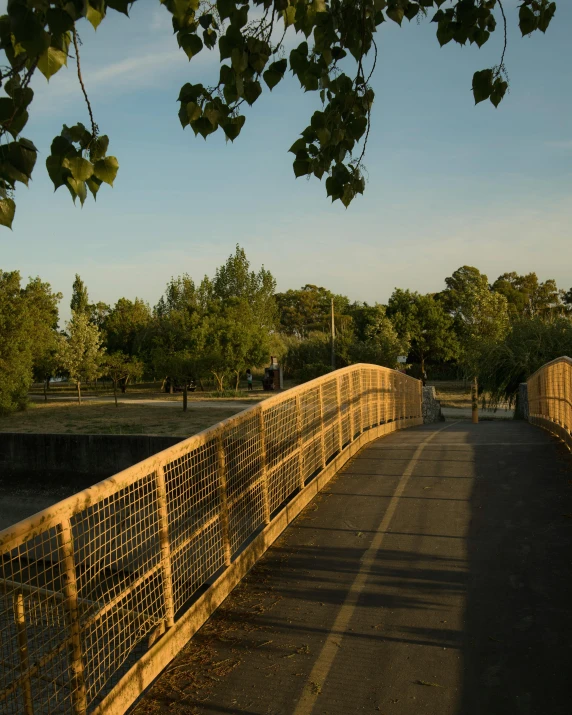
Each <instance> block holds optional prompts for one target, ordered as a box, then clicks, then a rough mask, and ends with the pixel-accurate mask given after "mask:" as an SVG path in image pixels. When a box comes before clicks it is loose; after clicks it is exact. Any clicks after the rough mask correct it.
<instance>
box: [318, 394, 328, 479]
mask: <svg viewBox="0 0 572 715" xmlns="http://www.w3.org/2000/svg"><path fill="white" fill-rule="evenodd" d="M319 391H320V450H321V458H322V469H324V467H325V466H326V445H325V440H324V390H323V387H322V383H320V387H319Z"/></svg>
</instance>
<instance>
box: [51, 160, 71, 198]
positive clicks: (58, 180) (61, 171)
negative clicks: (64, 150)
mask: <svg viewBox="0 0 572 715" xmlns="http://www.w3.org/2000/svg"><path fill="white" fill-rule="evenodd" d="M46 169H47V170H48V175H49V177H50V179H51V180H52V181H53V182H54V191H57V190H58V189H59V188H60V186H65V185H66V184H67V180H68V177H70V176H71V171H70V170H69V169H67V168H65V167H63V166H62V159H61V157H59V156H54V155H53V154H52V155H50V156H49V157H48V158H47V159H46ZM72 178H73V177H72Z"/></svg>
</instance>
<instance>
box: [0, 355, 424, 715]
mask: <svg viewBox="0 0 572 715" xmlns="http://www.w3.org/2000/svg"><path fill="white" fill-rule="evenodd" d="M421 422H422V419H421V383H420V382H419V381H417V380H414V379H412V378H410V377H408V376H406V375H403V374H402V373H399V372H395V371H393V370H389V369H387V368H381V367H377V366H373V365H355V366H351V367H348V368H344V369H343V370H338V371H337V372H334V373H331V374H329V375H326V376H324V377H321V378H318V379H317V380H313V381H311V382H309V383H306V384H304V385H301V386H299V387H296V388H293V389H291V390H288V391H286V392H284V393H281V394H278V395H275V396H273V397H271V398H269V399H267V400H265V401H263V402H261V403H259V404H258V405H254V406H253V407H250V408H248V409H246V410H244V411H243V412H241V413H239V414H237V415H235V416H234V417H231V418H229V419H227V420H225V421H224V422H221V423H219V424H218V425H215V426H214V427H212V428H210V429H208V430H205V431H204V432H201V433H200V434H197V435H195V436H193V437H190V438H189V439H187V440H185V441H183V442H180V443H179V444H177V445H175V446H173V447H170V448H169V449H167V450H165V451H163V452H160V453H159V454H157V455H155V456H153V457H151V458H149V459H146V460H144V461H143V462H140V463H139V464H136V465H134V466H133V467H131V468H129V469H126V470H125V471H123V472H120V473H119V474H116V475H115V476H113V477H110V478H109V479H106V480H105V481H103V482H100V483H99V484H97V485H95V486H93V487H91V488H89V489H86V490H85V491H82V492H80V493H78V494H76V495H75V496H72V497H70V498H69V499H65V500H64V501H62V502H59V503H58V504H55V505H54V506H52V507H49V508H48V509H46V510H44V511H42V512H40V513H38V514H36V515H35V516H33V517H31V518H29V519H26V520H24V521H22V522H20V523H18V524H16V525H14V526H12V527H9V528H8V529H6V530H4V531H3V532H1V533H0V555H1V560H0V650H1V655H0V672H1V678H0V712H1V713H14V714H16V713H17V714H18V715H20V714H21V713H24V714H25V715H32V714H35V715H38V714H40V713H42V714H43V713H74V715H78V714H82V715H83V714H84V713H98V714H101V715H102V714H103V713H107V714H109V713H122V712H124V711H125V710H126V709H127V707H128V706H129V705H130V704H131V703H132V702H133V701H134V700H135V699H136V698H137V697H138V695H140V693H141V692H142V691H143V689H144V688H145V687H146V686H147V685H148V684H149V683H150V682H151V681H152V680H153V678H154V677H156V675H158V673H159V672H160V671H161V670H162V668H164V667H165V665H166V664H167V663H168V662H169V660H171V658H173V657H174V655H176V653H177V652H178V651H179V650H180V649H181V648H182V647H183V645H184V644H185V643H186V642H187V641H188V639H189V638H190V637H191V636H192V635H193V633H195V632H196V630H197V629H198V628H200V626H201V625H202V623H204V621H205V620H206V619H207V618H208V617H209V615H210V614H211V613H212V612H213V611H214V609H215V608H216V607H217V606H218V605H219V604H220V603H221V602H222V600H223V599H224V598H225V597H226V596H227V595H228V593H229V592H230V591H231V590H232V588H233V587H234V586H235V585H236V584H237V583H238V581H239V580H240V579H241V578H242V576H243V575H244V574H245V573H246V572H247V571H248V569H249V568H251V566H252V565H253V563H254V562H255V561H256V560H257V559H258V558H259V557H260V555H261V554H262V553H263V552H264V551H265V550H266V549H267V548H268V546H269V545H270V544H271V543H272V541H274V539H275V538H276V537H277V536H278V535H279V534H280V533H281V531H282V530H283V529H284V528H285V527H286V526H287V525H288V523H289V522H290V521H291V520H292V519H293V518H295V517H296V515H297V514H298V513H299V512H300V510H301V509H303V508H304V506H305V505H306V504H307V503H308V502H309V501H310V500H311V499H312V498H313V496H314V495H315V494H316V493H317V491H318V490H319V489H321V488H322V487H323V486H324V484H325V483H326V482H327V481H328V480H329V479H330V478H331V476H333V474H335V472H336V471H337V470H338V469H339V468H340V467H341V466H342V465H343V464H344V463H345V462H346V461H347V460H348V459H349V458H350V457H351V456H352V455H353V454H355V452H356V451H357V450H358V449H359V448H361V446H363V445H364V444H366V443H367V442H369V441H371V440H372V439H375V438H377V437H378V436H381V435H382V434H385V433H387V432H391V431H393V430H395V429H400V428H401V427H408V426H412V425H416V424H420V423H421Z"/></svg>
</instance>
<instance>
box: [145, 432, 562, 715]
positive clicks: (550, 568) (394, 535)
mask: <svg viewBox="0 0 572 715" xmlns="http://www.w3.org/2000/svg"><path fill="white" fill-rule="evenodd" d="M571 485H572V458H571V457H570V455H569V453H568V452H567V451H566V449H565V448H564V447H563V446H562V445H561V444H560V443H558V441H557V440H556V439H555V438H553V437H551V436H550V435H549V434H548V433H546V432H544V431H542V430H541V429H539V428H537V427H533V426H531V425H529V424H527V423H523V422H512V421H506V422H496V423H493V422H481V423H480V424H478V425H472V424H471V423H469V422H466V421H462V422H457V423H447V424H443V423H441V424H438V425H426V426H424V427H419V428H413V429H408V430H403V431H401V432H397V433H394V434H391V435H389V436H387V437H385V438H383V439H380V440H378V441H377V442H374V443H372V444H371V445H370V446H368V447H366V448H365V449H363V450H362V451H361V452H360V453H359V454H358V455H357V456H356V457H355V458H354V459H353V460H352V461H351V462H350V463H349V464H348V465H347V466H346V468H345V469H343V470H342V471H341V472H340V474H339V475H338V476H337V477H336V478H335V479H334V480H332V482H330V484H329V485H328V487H327V488H326V489H325V490H324V491H323V492H322V493H321V494H320V495H319V496H318V497H317V498H316V499H315V500H314V501H313V502H312V503H311V504H310V505H309V507H308V508H307V509H306V510H305V511H304V512H303V513H302V514H301V515H300V517H299V518H298V519H297V520H296V521H295V522H294V523H293V524H292V525H291V526H290V527H289V528H288V529H287V530H286V532H284V534H283V535H282V537H281V538H280V539H279V540H278V541H277V542H276V543H275V544H274V546H273V547H271V549H270V550H269V551H268V552H267V554H266V555H265V557H264V558H263V559H262V560H261V561H260V562H259V563H258V565H257V566H256V567H255V568H254V569H253V570H252V571H251V572H250V574H249V575H248V576H247V578H246V579H245V580H244V582H243V583H242V584H241V585H240V586H239V587H238V588H237V589H235V591H234V592H233V594H231V596H230V597H229V598H228V599H227V600H226V601H225V602H224V604H223V605H222V606H221V607H220V608H219V609H218V611H217V612H216V613H215V615H214V616H213V617H212V618H211V619H210V620H209V621H208V622H207V623H206V624H205V626H204V627H203V628H202V629H201V630H200V631H199V632H198V633H197V635H196V636H195V637H194V638H193V640H192V641H191V642H190V643H189V644H188V645H187V647H186V648H185V649H184V650H183V651H182V652H181V653H180V654H179V655H178V656H177V658H176V659H175V660H174V661H173V662H172V663H171V664H170V665H169V666H168V668H167V670H166V671H165V672H164V673H163V674H162V675H161V676H160V678H159V679H158V680H157V681H156V682H155V683H154V685H153V686H152V687H151V688H150V690H149V691H148V692H147V693H146V694H145V696H144V698H143V700H142V701H140V702H139V704H137V705H136V706H135V708H134V712H135V713H137V715H143V714H147V713H163V712H164V713H170V714H172V713H196V714H200V715H204V714H206V713H209V714H214V713H244V714H247V715H255V714H256V715H291V714H294V715H310V714H311V715H317V714H322V713H325V714H327V715H337V714H338V713H343V714H348V715H351V714H352V713H362V712H363V713H383V714H384V715H501V714H502V715H569V714H570V712H571V706H570V676H569V665H570V661H571V657H572V645H571V643H572V641H571V639H570V634H571V633H572V600H571V599H570V588H571V584H572V559H571V558H570V555H571V546H572V486H571Z"/></svg>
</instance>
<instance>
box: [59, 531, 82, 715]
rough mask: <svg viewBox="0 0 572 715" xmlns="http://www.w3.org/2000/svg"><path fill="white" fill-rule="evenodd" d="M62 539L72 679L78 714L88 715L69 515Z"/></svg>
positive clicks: (63, 576) (65, 605) (74, 701)
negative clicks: (86, 714)
mask: <svg viewBox="0 0 572 715" xmlns="http://www.w3.org/2000/svg"><path fill="white" fill-rule="evenodd" d="M59 540H60V552H61V560H62V565H63V573H62V581H63V593H64V607H65V610H66V615H67V621H68V628H69V632H70V656H71V657H70V661H71V662H70V670H71V678H70V680H71V690H72V698H73V709H74V713H75V715H85V713H86V712H87V695H86V690H85V672H84V665H83V657H82V652H81V630H80V623H79V610H78V595H77V577H76V572H75V561H74V552H73V537H72V529H71V524H70V521H69V519H64V520H63V521H62V522H61V523H60V532H59Z"/></svg>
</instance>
